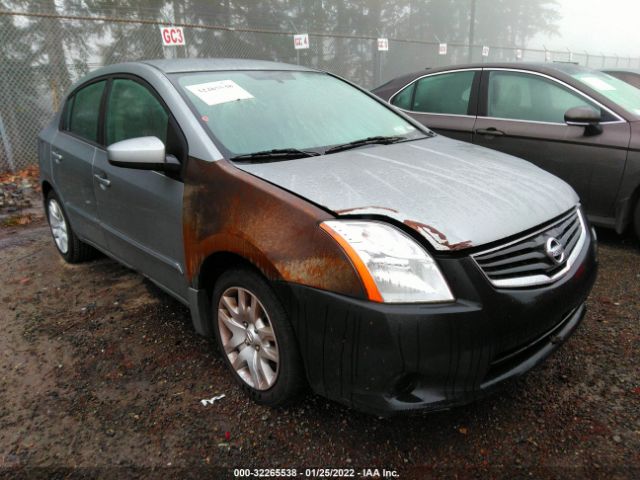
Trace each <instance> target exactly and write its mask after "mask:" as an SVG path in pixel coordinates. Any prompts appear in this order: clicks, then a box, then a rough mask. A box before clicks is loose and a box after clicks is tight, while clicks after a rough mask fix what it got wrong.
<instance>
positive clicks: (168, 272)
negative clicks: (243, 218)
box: [93, 77, 187, 300]
mask: <svg viewBox="0 0 640 480" xmlns="http://www.w3.org/2000/svg"><path fill="white" fill-rule="evenodd" d="M145 136H155V137H157V138H159V139H160V140H162V141H163V142H164V143H165V147H166V151H167V154H169V155H174V156H175V157H176V158H178V159H179V160H181V161H185V157H186V152H187V149H186V141H185V140H184V137H183V136H182V133H181V132H180V130H179V128H178V127H177V124H176V123H175V121H174V119H173V118H172V116H171V115H170V112H169V111H168V109H167V107H166V106H165V105H164V103H163V102H162V100H161V99H160V98H159V96H157V95H156V93H155V92H154V91H153V90H152V89H151V87H150V86H149V85H147V84H146V83H145V82H144V81H143V80H141V79H139V78H137V77H123V78H113V79H112V80H111V84H110V86H109V92H108V96H107V100H106V102H105V119H104V138H105V145H106V146H107V147H108V146H109V145H110V144H113V143H115V142H119V141H121V140H127V139H129V138H136V137H145ZM93 173H94V190H95V192H96V198H97V200H98V214H99V217H100V222H101V223H102V226H103V228H104V231H105V236H106V238H107V243H108V248H109V250H110V251H111V252H112V253H113V254H114V255H115V256H116V257H117V258H119V259H120V260H122V261H123V262H125V263H126V264H128V265H130V266H131V267H133V268H135V269H136V270H138V271H140V272H142V273H144V274H145V275H147V276H148V277H150V278H151V279H152V280H154V281H155V282H156V283H158V284H159V285H160V286H162V287H164V288H165V289H166V290H169V291H170V292H171V293H173V294H175V295H176V296H178V297H180V298H182V299H183V300H184V299H185V298H186V288H187V285H186V280H185V278H184V276H183V273H184V249H183V243H182V195H183V190H184V184H183V182H182V179H181V178H180V175H172V176H170V175H167V174H165V173H162V172H156V171H152V170H137V169H131V168H122V167H116V166H113V165H111V164H110V163H109V162H108V160H107V152H106V151H105V150H100V151H99V152H98V153H97V156H96V160H95V163H94V169H93Z"/></svg>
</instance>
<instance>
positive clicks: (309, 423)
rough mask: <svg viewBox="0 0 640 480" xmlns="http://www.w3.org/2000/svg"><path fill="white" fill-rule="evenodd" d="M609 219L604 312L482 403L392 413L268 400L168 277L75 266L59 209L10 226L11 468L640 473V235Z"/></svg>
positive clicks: (0, 423) (2, 275) (4, 323)
mask: <svg viewBox="0 0 640 480" xmlns="http://www.w3.org/2000/svg"><path fill="white" fill-rule="evenodd" d="M599 234H600V236H601V248H600V261H601V267H600V268H601V269H600V276H599V280H598V282H597V284H596V287H595V289H594V291H593V293H592V295H591V297H590V300H589V311H588V314H587V316H586V318H585V320H584V322H583V324H582V327H581V328H580V329H579V330H578V332H577V333H576V334H575V335H574V336H573V337H572V338H571V339H570V340H569V342H568V343H567V344H565V345H564V347H563V348H562V349H560V351H558V352H556V354H555V355H553V356H552V357H551V358H550V359H548V361H547V362H546V363H545V364H543V365H542V366H541V367H539V368H538V369H536V370H534V371H533V372H531V373H530V374H529V375H527V376H526V377H525V378H522V379H520V380H518V381H515V382H513V383H511V384H509V385H507V386H506V387H505V388H504V389H503V390H502V391H501V392H499V393H498V394H496V395H494V396H492V397H490V398H487V399H485V400H483V401H481V402H479V403H477V404H474V405H470V406H467V407H463V408H458V409H454V410H451V411H447V412H442V413H436V414H431V415H421V416H413V417H397V418H391V419H377V418H373V417H369V416H366V415H363V414H359V413H357V412H353V411H351V410H349V409H346V408H343V407H341V406H339V405H336V404H333V403H331V402H328V401H326V400H324V399H322V398H320V397H317V396H313V395H311V394H308V395H307V396H306V397H305V398H303V399H302V400H301V401H300V403H298V404H296V405H295V406H293V407H289V408H287V409H281V410H271V409H269V408H265V407H261V406H257V405H255V404H253V403H251V402H250V401H249V400H247V398H246V397H245V396H244V395H243V394H242V393H241V391H240V389H239V388H238V387H237V386H236V385H235V384H234V383H233V381H232V378H231V376H230V374H229V373H228V372H227V371H226V370H225V368H224V365H223V363H222V360H221V358H220V357H219V355H218V353H217V352H216V351H215V350H214V347H213V344H212V343H211V342H210V341H208V340H206V339H203V338H200V337H198V336H197V335H196V334H195V333H194V331H193V329H192V327H191V325H190V321H189V316H188V311H187V310H186V309H185V308H184V307H183V306H181V305H179V304H178V303H176V302H175V301H173V300H172V299H171V298H170V297H168V296H167V295H165V294H164V293H162V292H161V291H160V290H158V289H157V288H155V287H154V286H153V285H152V284H151V283H150V282H148V281H145V280H144V279H143V278H142V277H141V276H139V275H137V274H136V273H134V272H131V271H129V270H127V269H126V268H124V267H122V266H120V265H118V264H117V263H115V262H113V261H111V260H109V259H107V258H104V257H101V258H99V259H97V260H95V261H93V262H91V263H86V264H82V265H77V266H70V265H66V264H65V263H64V262H63V261H62V260H61V259H60V257H59V256H58V255H57V253H56V251H55V249H54V246H53V242H52V240H51V238H50V236H49V233H48V229H47V227H46V225H45V224H44V222H43V221H42V220H41V219H40V220H37V219H36V220H35V221H34V222H33V223H31V224H30V225H27V226H11V227H4V228H1V229H0V264H2V265H3V268H2V270H0V285H2V294H1V298H2V304H1V307H0V329H1V331H2V335H1V336H0V355H1V358H2V360H1V362H0V467H1V468H0V477H6V478H15V477H16V476H19V477H31V476H41V477H43V478H45V477H49V476H50V475H51V474H53V473H54V472H57V474H58V478H80V477H85V476H87V477H93V476H99V477H100V478H111V477H114V478H122V477H125V476H133V477H156V478H184V477H185V476H193V477H199V478H203V477H205V476H206V477H207V478H225V477H230V476H232V470H230V469H229V468H232V467H244V468H254V467H255V468H265V467H297V468H298V469H300V468H303V467H331V466H333V467H343V468H355V469H356V472H357V471H359V469H360V468H369V467H378V468H386V469H396V470H397V471H398V472H399V475H400V478H435V477H440V476H452V477H458V478H475V477H481V476H482V477H484V476H489V477H500V478H504V477H507V478H516V477H518V478H520V477H527V478H567V477H569V478H594V477H596V478H608V479H613V478H640V378H639V373H640V360H639V358H638V353H639V352H640V290H639V288H638V285H639V283H640V249H639V248H638V246H637V243H636V241H635V240H634V239H633V238H631V237H625V238H619V237H617V236H615V235H614V234H613V233H611V232H606V231H600V232H599ZM223 393H224V394H225V395H226V396H225V397H224V398H223V399H222V400H220V401H217V402H215V403H214V404H213V405H208V406H203V405H202V404H201V403H200V400H201V399H204V398H210V397H213V396H215V395H219V394H223ZM96 467H97V470H96V469H95V468H96ZM221 467H222V468H221Z"/></svg>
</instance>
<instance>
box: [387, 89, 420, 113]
mask: <svg viewBox="0 0 640 480" xmlns="http://www.w3.org/2000/svg"><path fill="white" fill-rule="evenodd" d="M415 86H416V84H415V83H412V84H411V85H409V86H408V87H405V88H404V90H402V91H401V92H400V93H398V94H397V95H396V96H395V97H393V100H392V101H391V104H392V105H395V106H396V107H399V108H402V109H404V110H411V100H412V99H413V89H414V88H415Z"/></svg>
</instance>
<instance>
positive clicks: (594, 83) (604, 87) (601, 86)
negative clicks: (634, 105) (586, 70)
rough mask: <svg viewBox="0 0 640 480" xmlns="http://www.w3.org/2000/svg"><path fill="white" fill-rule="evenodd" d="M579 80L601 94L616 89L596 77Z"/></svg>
mask: <svg viewBox="0 0 640 480" xmlns="http://www.w3.org/2000/svg"><path fill="white" fill-rule="evenodd" d="M580 80H582V81H583V82H584V83H586V84H587V85H589V86H590V87H593V88H595V89H596V90H600V91H601V92H607V91H610V90H615V89H616V87H614V86H613V85H609V84H608V83H607V82H605V81H604V80H602V79H600V78H598V77H582V78H581V79H580Z"/></svg>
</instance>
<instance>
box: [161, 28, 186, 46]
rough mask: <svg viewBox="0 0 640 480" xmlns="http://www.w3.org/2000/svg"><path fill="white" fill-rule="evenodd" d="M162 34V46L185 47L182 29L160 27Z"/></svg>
mask: <svg viewBox="0 0 640 480" xmlns="http://www.w3.org/2000/svg"><path fill="white" fill-rule="evenodd" d="M160 34H161V35H162V45H164V46H165V47H174V46H178V45H184V31H183V30H182V27H160Z"/></svg>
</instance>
